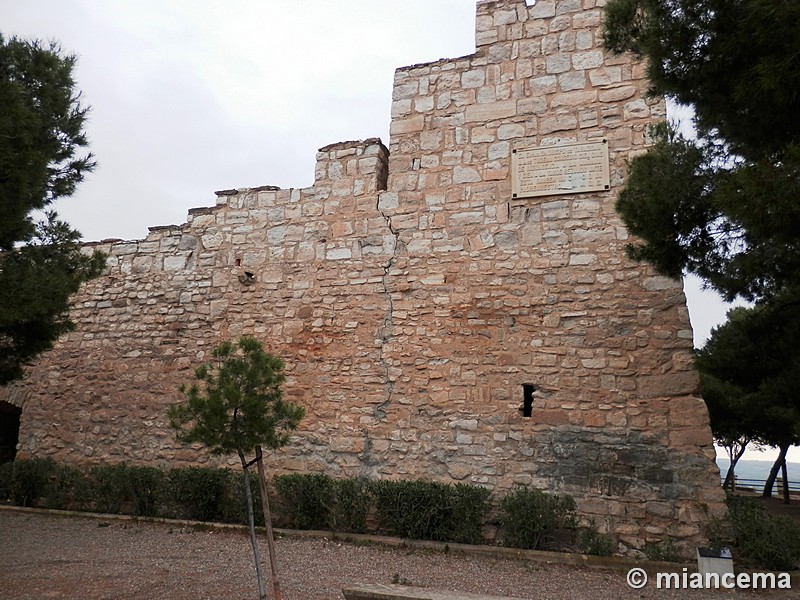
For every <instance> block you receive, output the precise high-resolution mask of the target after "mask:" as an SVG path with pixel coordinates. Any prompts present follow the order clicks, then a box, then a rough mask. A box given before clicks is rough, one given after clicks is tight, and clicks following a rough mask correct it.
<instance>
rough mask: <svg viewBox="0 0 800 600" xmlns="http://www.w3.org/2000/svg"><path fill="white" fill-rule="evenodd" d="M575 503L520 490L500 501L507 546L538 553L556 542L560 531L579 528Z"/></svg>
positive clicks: (540, 493) (536, 492) (561, 498)
mask: <svg viewBox="0 0 800 600" xmlns="http://www.w3.org/2000/svg"><path fill="white" fill-rule="evenodd" d="M575 508H576V506H575V500H574V499H573V498H572V497H571V496H567V495H564V496H558V495H553V494H547V493H545V492H542V491H541V490H537V489H533V488H525V487H519V488H517V489H515V490H513V491H512V492H509V493H508V494H507V495H506V496H504V497H503V498H502V499H501V500H500V524H501V527H502V529H503V536H504V540H505V544H506V545H507V546H511V547H514V548H527V549H531V550H536V549H540V548H544V547H546V546H547V544H548V543H549V542H550V541H552V539H553V536H554V534H555V533H556V532H557V531H558V530H563V529H573V528H574V527H575V526H576V518H575Z"/></svg>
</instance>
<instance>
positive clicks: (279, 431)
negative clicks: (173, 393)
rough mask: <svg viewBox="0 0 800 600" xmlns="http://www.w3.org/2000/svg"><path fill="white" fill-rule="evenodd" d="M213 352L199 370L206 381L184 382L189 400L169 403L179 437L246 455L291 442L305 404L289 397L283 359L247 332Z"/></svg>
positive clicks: (221, 451)
mask: <svg viewBox="0 0 800 600" xmlns="http://www.w3.org/2000/svg"><path fill="white" fill-rule="evenodd" d="M212 357H213V362H211V363H209V364H205V365H203V366H201V367H199V368H198V369H197V370H196V371H195V377H196V378H197V379H198V380H199V381H200V383H201V384H202V386H201V385H200V384H197V383H195V384H192V385H191V386H189V387H187V386H181V392H182V393H183V394H184V395H185V396H186V399H187V402H186V403H185V404H179V405H175V406H172V407H170V409H169V417H170V423H171V424H172V426H173V427H174V428H175V430H176V431H177V435H178V439H180V440H181V441H182V442H184V443H187V444H191V443H195V442H200V443H202V444H204V445H205V446H207V447H208V448H209V450H210V451H211V453H212V454H230V453H237V454H239V456H240V457H243V454H244V453H245V452H248V451H252V450H253V448H255V447H256V446H259V445H263V446H266V447H268V448H279V447H280V446H283V445H285V444H286V443H287V442H288V440H289V432H290V431H292V430H294V429H296V428H297V425H298V423H299V422H300V420H301V419H302V418H303V416H304V414H305V410H304V409H303V408H302V407H300V406H297V405H295V404H292V403H291V402H286V401H284V400H283V392H282V389H281V385H282V384H283V381H284V379H285V377H284V375H283V361H282V360H280V359H279V358H276V357H274V356H272V355H271V354H269V353H267V352H265V351H264V350H263V348H262V345H261V343H260V342H259V341H258V340H256V339H254V338H251V337H246V336H245V337H242V338H240V339H239V341H238V343H237V344H236V345H234V344H233V343H231V342H224V343H222V344H220V345H219V346H217V347H216V348H214V350H213V351H212Z"/></svg>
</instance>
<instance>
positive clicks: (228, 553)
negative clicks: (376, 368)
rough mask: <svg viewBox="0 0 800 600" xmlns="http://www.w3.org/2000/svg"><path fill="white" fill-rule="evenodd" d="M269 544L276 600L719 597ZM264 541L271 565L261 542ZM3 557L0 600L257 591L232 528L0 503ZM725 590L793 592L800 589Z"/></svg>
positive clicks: (604, 575) (443, 557)
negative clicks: (392, 588) (398, 586)
mask: <svg viewBox="0 0 800 600" xmlns="http://www.w3.org/2000/svg"><path fill="white" fill-rule="evenodd" d="M276 545H277V554H278V568H279V573H280V576H281V587H282V590H283V596H284V598H285V600H301V599H302V600H323V599H334V598H335V599H342V598H343V596H342V594H341V589H342V588H343V587H347V586H351V585H354V584H357V583H392V582H393V580H394V582H396V581H397V580H401V582H408V583H410V584H413V585H417V586H426V587H433V588H438V589H444V590H451V591H468V592H473V593H485V594H493V595H500V596H514V597H517V598H529V599H537V600H562V599H563V600H567V599H570V600H583V599H590V598H592V599H595V598H602V599H607V598H613V599H614V600H628V599H630V600H634V599H636V600H641V599H653V600H656V599H664V600H669V599H676V600H677V599H679V598H698V599H706V598H708V599H711V598H715V599H719V598H720V597H721V596H720V592H712V591H708V590H706V591H699V590H659V589H655V586H654V585H653V584H652V583H651V584H650V585H648V587H647V588H645V589H643V590H633V589H631V588H629V587H628V585H627V584H626V580H625V572H620V571H610V570H609V571H606V570H598V569H588V568H582V567H572V566H564V565H552V564H542V563H537V562H528V561H522V560H511V559H492V558H484V557H474V556H467V555H463V554H454V553H449V554H445V553H439V552H432V551H425V550H407V549H390V548H386V547H382V546H378V545H357V544H349V543H340V542H331V541H328V540H324V539H317V538H310V537H294V536H292V537H284V538H281V539H279V540H277V542H276ZM261 547H262V558H263V559H264V562H265V567H264V569H265V573H269V563H268V561H267V559H266V543H262V544H261ZM0 565H2V571H0V598H1V599H3V600H41V599H44V598H69V599H75V600H100V599H103V600H111V599H119V600H145V599H146V600H190V599H191V600H202V599H209V600H212V599H213V600H222V599H234V598H236V599H246V598H253V599H254V598H257V597H258V594H257V591H256V584H255V570H254V567H253V557H252V550H251V548H250V544H249V539H248V537H247V535H246V533H244V532H241V531H231V530H216V529H214V530H208V529H207V528H199V527H196V528H192V527H182V526H175V525H169V524H157V523H142V522H129V521H118V520H115V519H102V518H99V517H83V516H80V517H74V516H69V517H67V516H56V515H48V514H41V513H28V512H16V511H8V510H0ZM268 589H269V590H270V591H271V585H270V584H269V583H268ZM731 593H733V594H735V597H738V598H741V597H754V598H770V599H772V598H775V599H780V600H783V599H784V598H800V592H798V590H783V591H772V592H768V593H761V594H758V595H757V596H753V595H752V592H742V591H739V592H728V594H731ZM722 594H725V592H722ZM270 597H271V596H270ZM722 597H725V596H722ZM727 597H730V596H729V595H728V596H727Z"/></svg>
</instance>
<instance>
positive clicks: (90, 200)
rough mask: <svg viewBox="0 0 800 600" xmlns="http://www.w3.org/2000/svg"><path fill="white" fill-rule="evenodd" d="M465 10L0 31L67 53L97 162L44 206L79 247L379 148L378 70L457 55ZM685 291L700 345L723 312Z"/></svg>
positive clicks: (403, 6)
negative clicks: (332, 147) (360, 147)
mask: <svg viewBox="0 0 800 600" xmlns="http://www.w3.org/2000/svg"><path fill="white" fill-rule="evenodd" d="M475 4H476V3H475V0H402V1H398V0H302V1H297V0H269V1H256V0H249V1H248V0H225V1H219V0H203V1H202V2H198V1H196V0H170V1H165V0H25V1H21V0H0V28H1V29H0V30H1V31H2V33H3V34H4V35H6V36H9V35H17V36H21V37H27V38H32V37H36V38H40V39H45V40H49V39H55V40H58V41H59V42H60V43H61V45H62V47H63V48H64V50H65V51H68V52H73V53H75V54H77V55H78V57H79V60H78V65H77V72H76V74H75V75H76V79H77V84H78V88H79V89H80V90H82V93H83V101H84V102H85V104H87V105H90V106H91V107H92V109H91V113H90V116H89V122H88V127H87V129H88V133H89V138H90V143H91V150H92V151H93V152H94V154H95V155H96V157H97V160H98V162H99V166H98V168H97V170H96V171H95V172H94V173H92V174H89V175H88V177H87V179H86V181H84V183H83V184H81V186H80V187H79V188H78V191H77V193H76V194H75V196H73V197H72V198H69V199H66V200H62V201H61V202H60V203H59V205H58V206H57V210H58V211H59V213H60V214H61V216H62V217H64V218H66V219H67V220H68V221H69V222H70V223H71V224H72V225H73V226H74V227H76V228H77V229H79V230H80V231H81V232H82V234H83V236H84V239H86V240H100V239H107V238H123V239H137V238H142V237H144V236H146V235H147V227H148V226H154V225H168V224H178V223H183V222H184V221H185V220H186V214H187V210H188V209H189V208H192V207H197V206H210V205H213V204H214V202H215V196H214V191H215V190H221V189H228V188H241V187H255V186H261V185H277V186H280V187H283V188H288V187H295V188H302V187H307V186H310V185H311V184H312V183H313V176H314V161H315V153H316V151H317V149H318V148H320V147H322V146H325V145H327V144H331V143H334V142H340V141H346V140H357V139H365V138H368V137H380V138H382V139H383V141H384V143H386V144H387V145H388V130H389V111H390V103H391V93H392V78H393V74H394V69H395V68H397V67H401V66H405V65H411V64H415V63H420V62H428V61H432V60H436V59H439V58H453V57H458V56H463V55H466V54H470V53H472V52H473V51H474V21H475ZM686 289H687V296H688V298H689V309H690V313H691V317H692V324H693V326H694V329H695V344H696V345H700V344H702V343H703V341H704V340H705V339H706V338H707V337H708V335H709V332H710V329H711V327H712V326H714V325H716V324H719V323H721V322H722V321H724V318H725V310H726V309H725V306H724V305H723V304H722V302H721V301H720V300H719V298H718V297H717V296H716V295H715V294H712V293H700V292H699V285H698V284H697V283H696V282H692V283H690V284H688V285H687V286H686Z"/></svg>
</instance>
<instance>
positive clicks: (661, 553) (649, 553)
mask: <svg viewBox="0 0 800 600" xmlns="http://www.w3.org/2000/svg"><path fill="white" fill-rule="evenodd" d="M644 554H645V556H646V557H647V560H652V561H658V562H673V563H676V562H682V561H683V554H682V553H681V551H680V548H678V547H677V546H676V545H675V542H673V541H672V538H667V539H664V540H661V541H660V542H656V543H653V544H647V545H645V547H644Z"/></svg>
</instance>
